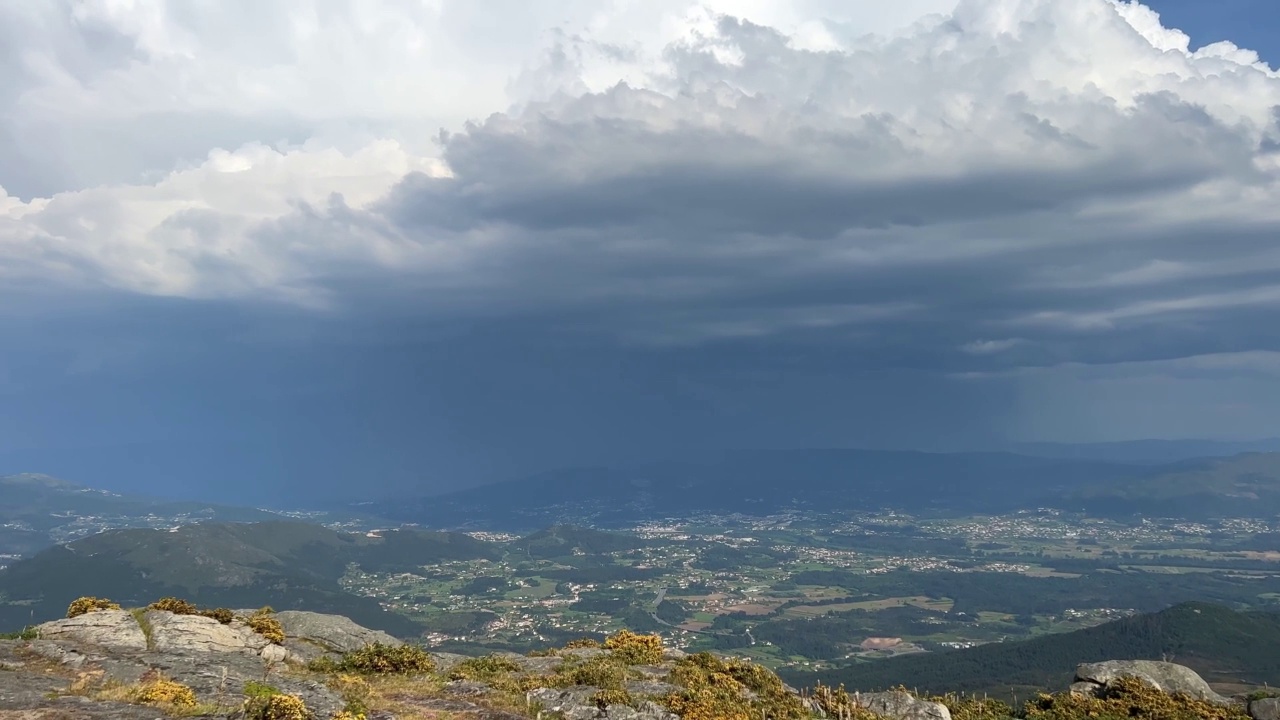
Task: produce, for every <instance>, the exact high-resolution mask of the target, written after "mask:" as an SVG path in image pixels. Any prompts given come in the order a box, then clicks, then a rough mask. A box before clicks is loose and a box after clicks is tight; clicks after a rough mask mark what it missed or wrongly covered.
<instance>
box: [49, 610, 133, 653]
mask: <svg viewBox="0 0 1280 720" xmlns="http://www.w3.org/2000/svg"><path fill="white" fill-rule="evenodd" d="M38 630H39V631H40V638H41V639H43V640H53V641H71V642H79V643H87V644H89V645H97V646H98V647H103V648H109V649H112V650H146V649H147V636H146V635H144V634H143V633H142V628H141V627H140V626H139V625H138V621H137V620H136V619H134V617H133V614H132V613H129V612H127V611H124V610H99V611H97V612H91V613H85V614H84V615H80V616H77V617H73V618H66V619H63V620H53V621H51V622H47V623H44V624H42V625H40V626H39V627H38Z"/></svg>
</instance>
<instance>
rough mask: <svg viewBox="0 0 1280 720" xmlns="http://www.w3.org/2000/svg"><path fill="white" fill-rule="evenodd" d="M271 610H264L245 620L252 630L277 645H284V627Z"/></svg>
mask: <svg viewBox="0 0 1280 720" xmlns="http://www.w3.org/2000/svg"><path fill="white" fill-rule="evenodd" d="M273 613H274V611H273V610H272V609H271V608H262V609H261V610H259V611H257V612H255V613H254V614H252V615H250V616H249V617H247V618H245V619H244V622H245V624H246V625H248V626H249V629H250V630H253V631H254V632H256V633H258V634H259V635H261V636H262V637H264V638H266V639H267V640H270V641H271V642H273V643H275V644H277V645H283V644H284V626H283V625H281V624H280V621H279V620H277V619H276V618H275V616H274V614H273Z"/></svg>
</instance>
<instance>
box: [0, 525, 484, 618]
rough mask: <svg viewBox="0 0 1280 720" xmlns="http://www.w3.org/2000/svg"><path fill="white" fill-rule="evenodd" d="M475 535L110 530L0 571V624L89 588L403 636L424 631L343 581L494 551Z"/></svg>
mask: <svg viewBox="0 0 1280 720" xmlns="http://www.w3.org/2000/svg"><path fill="white" fill-rule="evenodd" d="M499 553H500V551H499V549H498V548H497V547H496V546H494V545H492V544H490V543H486V542H483V541H480V540H476V539H474V538H471V537H470V536H467V535H461V534H455V533H437V532H419V531H413V530H397V531H385V532H382V533H380V535H373V536H370V535H365V534H350V533H340V532H335V531H333V530H330V529H328V528H325V527H322V526H320V525H312V524H308V523H301V522H285V521H275V522H266V523H253V524H220V523H201V524H196V525H187V526H183V527H179V528H175V529H172V530H112V531H107V532H103V533H99V534H97V535H93V536H90V537H87V538H84V539H82V540H77V541H75V542H72V543H68V544H66V545H59V546H56V547H52V548H49V549H46V550H44V551H42V552H40V553H38V554H36V555H35V556H34V557H32V558H29V559H25V560H20V561H18V562H15V563H13V564H12V565H10V566H9V567H8V568H6V569H4V570H0V597H2V598H3V601H4V603H3V604H0V627H14V626H17V627H21V626H23V625H25V624H27V623H30V622H32V621H41V620H48V619H51V618H55V617H60V616H62V614H63V613H64V612H65V611H66V608H67V605H68V604H69V603H70V602H71V601H72V600H73V599H75V598H77V597H80V596H82V595H105V596H107V597H110V598H112V599H113V600H116V601H117V602H121V603H126V604H133V605H145V604H147V603H148V602H150V601H152V600H154V599H156V598H159V597H163V596H168V595H174V596H179V597H184V598H186V599H189V600H191V601H193V602H196V603H198V604H202V605H206V606H224V607H232V608H236V607H258V606H261V605H266V604H270V605H272V606H274V607H276V608H277V609H299V610H316V611H323V612H335V613H340V614H343V615H347V616H349V617H351V618H352V619H354V620H356V621H357V622H360V623H362V624H366V625H369V626H371V627H376V628H378V629H381V630H386V631H387V632H390V633H392V634H397V635H415V634H417V632H418V630H419V628H418V627H417V626H416V625H415V624H414V623H413V622H411V621H410V620H408V619H406V618H404V617H403V616H400V615H396V614H393V613H389V612H384V611H383V610H382V607H381V606H380V605H379V604H378V602H377V601H376V600H374V599H372V598H368V597H361V596H356V595H352V594H350V593H347V592H345V591H344V590H343V588H342V586H341V585H340V584H339V582H338V580H339V579H340V578H341V577H342V575H343V574H344V573H345V572H346V569H347V566H348V565H349V564H352V563H354V564H355V565H357V566H359V567H361V568H362V569H365V570H369V571H382V572H404V571H409V570H412V569H414V568H415V567H416V566H417V565H419V564H422V563H428V562H437V561H440V560H447V559H455V560H469V559H477V558H490V559H491V558H496V557H498V556H499Z"/></svg>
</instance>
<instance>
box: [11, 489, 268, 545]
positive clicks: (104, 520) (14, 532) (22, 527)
mask: <svg viewBox="0 0 1280 720" xmlns="http://www.w3.org/2000/svg"><path fill="white" fill-rule="evenodd" d="M279 518H280V515H278V514H276V513H272V512H268V511H265V510H258V509H254V508H245V507H234V506H230V505H218V504H211V503H203V502H191V501H172V500H159V499H156V498H146V497H136V496H129V495H117V494H115V493H111V492H107V491H105V490H95V489H93V488H88V487H85V486H83V485H77V484H75V483H71V482H67V481H65V480H60V479H58V478H54V477H50V476H48V475H40V474H35V473H24V474H20V475H5V476H0V553H11V554H20V555H26V554H30V553H32V552H34V551H36V550H39V549H41V548H45V547H48V546H50V545H53V544H54V543H57V542H64V541H67V540H72V539H75V538H78V537H84V536H86V535H90V534H93V533H96V532H100V531H101V530H105V529H109V528H120V527H148V526H150V527H158V526H166V527H167V526H172V525H177V524H182V523H190V522H199V521H205V520H217V521H224V522H256V521H261V520H273V519H279ZM2 564H3V563H2V562H0V565H2Z"/></svg>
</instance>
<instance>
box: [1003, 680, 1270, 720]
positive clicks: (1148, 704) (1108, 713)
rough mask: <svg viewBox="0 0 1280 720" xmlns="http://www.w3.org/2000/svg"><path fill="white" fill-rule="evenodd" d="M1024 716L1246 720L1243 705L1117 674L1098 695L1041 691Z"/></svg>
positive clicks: (1030, 719)
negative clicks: (1205, 698)
mask: <svg viewBox="0 0 1280 720" xmlns="http://www.w3.org/2000/svg"><path fill="white" fill-rule="evenodd" d="M1023 716H1024V717H1025V718H1027V720H1078V719H1079V718H1090V719H1091V720H1127V719H1129V718H1136V719H1138V720H1248V718H1249V713H1248V712H1247V711H1246V710H1245V708H1244V706H1242V705H1217V704H1214V703H1210V702H1205V701H1203V700H1199V699H1197V698H1193V697H1191V696H1189V695H1186V694H1184V693H1165V692H1162V691H1160V690H1158V689H1156V688H1155V687H1153V686H1151V685H1149V684H1147V683H1145V682H1143V681H1142V680H1139V679H1138V678H1120V679H1118V680H1115V681H1113V682H1111V683H1109V684H1108V685H1107V686H1106V687H1105V688H1103V689H1102V690H1101V694H1100V695H1098V696H1096V697H1095V696H1090V695H1079V694H1075V693H1056V694H1054V695H1047V694H1041V695H1039V696H1037V697H1036V698H1034V699H1032V700H1031V701H1029V702H1028V703H1027V704H1026V707H1025V708H1024V709H1023Z"/></svg>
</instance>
